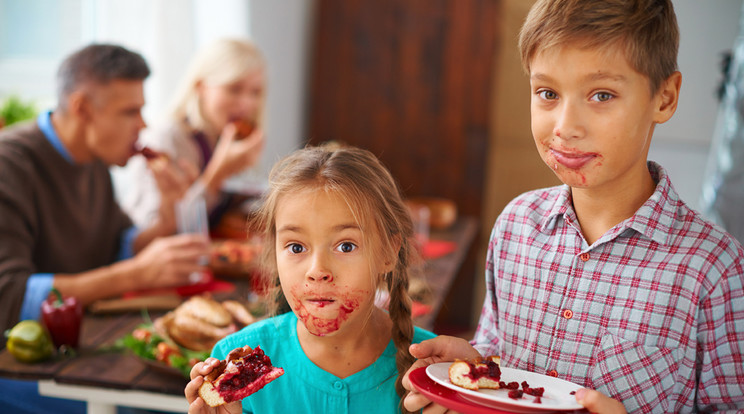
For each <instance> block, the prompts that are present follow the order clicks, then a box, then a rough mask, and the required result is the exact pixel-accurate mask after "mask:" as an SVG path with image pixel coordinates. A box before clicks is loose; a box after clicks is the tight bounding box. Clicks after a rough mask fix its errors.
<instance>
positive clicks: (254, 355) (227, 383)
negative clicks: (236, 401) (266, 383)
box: [219, 347, 272, 394]
mask: <svg viewBox="0 0 744 414" xmlns="http://www.w3.org/2000/svg"><path fill="white" fill-rule="evenodd" d="M233 364H235V366H236V367H237V368H238V371H237V372H236V373H235V374H234V375H233V376H231V377H225V378H224V379H223V380H222V381H220V384H219V392H220V394H222V393H229V392H232V391H237V390H239V389H241V388H244V387H245V386H247V385H248V384H250V383H252V382H254V381H255V380H256V379H258V378H260V377H261V376H263V375H265V374H268V373H269V372H271V368H272V365H271V360H270V359H269V357H268V356H266V355H265V354H264V352H263V350H261V348H258V347H256V349H254V350H253V352H251V353H250V354H249V355H247V356H246V357H244V358H242V359H238V360H236V361H233Z"/></svg>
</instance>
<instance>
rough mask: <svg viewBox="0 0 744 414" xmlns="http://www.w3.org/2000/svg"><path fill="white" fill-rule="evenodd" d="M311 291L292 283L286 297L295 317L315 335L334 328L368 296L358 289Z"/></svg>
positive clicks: (336, 329) (339, 326)
mask: <svg viewBox="0 0 744 414" xmlns="http://www.w3.org/2000/svg"><path fill="white" fill-rule="evenodd" d="M315 290H317V289H313V288H312V287H310V286H308V285H307V284H305V285H302V286H296V287H293V288H292V289H291V295H290V296H291V298H288V299H289V303H290V306H291V307H292V310H293V311H294V313H295V314H296V315H297V319H299V320H300V321H301V322H302V323H303V324H304V325H305V327H306V328H307V330H308V331H309V332H310V333H311V334H313V335H316V336H325V335H328V334H331V333H333V332H336V331H338V330H339V329H340V328H341V324H343V323H344V322H345V321H346V320H347V319H349V316H350V315H351V314H352V313H353V312H354V311H356V310H357V309H358V308H359V305H360V304H361V302H362V300H363V299H364V298H365V297H367V296H369V295H370V293H369V292H367V291H363V290H359V289H345V288H341V289H339V290H337V291H336V292H334V293H320V292H315Z"/></svg>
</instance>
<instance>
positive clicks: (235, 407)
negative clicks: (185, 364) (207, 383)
mask: <svg viewBox="0 0 744 414" xmlns="http://www.w3.org/2000/svg"><path fill="white" fill-rule="evenodd" d="M219 365H220V360H219V359H216V358H212V357H209V358H207V359H206V360H205V361H204V362H199V363H197V364H196V365H194V366H193V367H192V368H191V373H190V374H189V375H190V377H191V381H189V383H188V384H186V389H184V391H183V393H184V394H185V395H186V401H188V402H189V414H203V413H207V414H218V413H219V414H239V413H240V412H241V411H242V410H243V406H242V404H241V403H240V401H235V402H233V403H230V404H225V405H221V406H219V407H210V406H208V405H207V404H206V403H205V402H204V400H202V399H201V397H199V387H201V385H202V383H203V382H204V376H205V375H207V374H209V373H210V372H212V370H213V369H215V368H216V367H218V366H219Z"/></svg>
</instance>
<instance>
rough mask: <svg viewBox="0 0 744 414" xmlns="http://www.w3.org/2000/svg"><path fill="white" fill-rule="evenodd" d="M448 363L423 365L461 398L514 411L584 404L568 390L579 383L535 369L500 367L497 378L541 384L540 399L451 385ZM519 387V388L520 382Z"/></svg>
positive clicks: (579, 407) (578, 408)
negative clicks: (543, 390) (542, 390)
mask: <svg viewBox="0 0 744 414" xmlns="http://www.w3.org/2000/svg"><path fill="white" fill-rule="evenodd" d="M450 365H452V363H451V362H440V363H437V364H432V365H429V366H428V367H427V368H426V374H427V375H428V376H429V378H431V379H432V380H433V381H434V382H436V383H438V384H440V385H442V386H444V387H446V388H449V389H451V390H454V391H457V392H458V393H460V395H461V396H462V397H463V398H465V399H467V400H470V401H472V402H475V403H477V404H481V405H485V406H488V407H491V408H497V409H500V410H508V411H512V412H515V413H545V412H551V411H584V407H583V406H582V405H581V404H579V403H577V402H576V397H575V396H574V395H573V394H572V392H575V391H576V390H578V389H580V388H583V387H582V386H580V385H578V384H574V383H573V382H570V381H566V380H562V379H560V378H553V377H549V376H547V375H542V374H538V373H535V372H529V371H523V370H520V369H514V368H506V367H501V381H504V382H505V383H507V384H508V383H510V382H514V381H516V382H517V383H519V384H522V381H527V384H529V386H530V387H531V388H538V387H543V388H544V389H545V392H544V393H543V396H542V397H540V402H535V400H536V397H534V396H532V395H528V394H524V395H523V396H522V397H521V398H519V399H514V398H510V397H509V391H510V390H508V389H498V390H489V389H480V390H477V391H473V390H469V389H466V388H462V387H459V386H457V385H454V384H453V383H451V382H450V380H449V367H450ZM519 389H520V390H521V389H522V387H521V385H520V387H519Z"/></svg>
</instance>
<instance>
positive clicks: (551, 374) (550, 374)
mask: <svg viewBox="0 0 744 414" xmlns="http://www.w3.org/2000/svg"><path fill="white" fill-rule="evenodd" d="M548 375H549V376H551V377H555V378H557V377H558V371H556V370H554V369H551V370H550V371H548Z"/></svg>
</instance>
